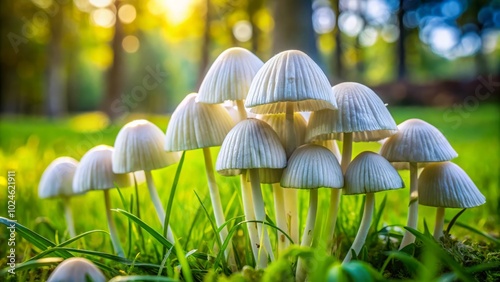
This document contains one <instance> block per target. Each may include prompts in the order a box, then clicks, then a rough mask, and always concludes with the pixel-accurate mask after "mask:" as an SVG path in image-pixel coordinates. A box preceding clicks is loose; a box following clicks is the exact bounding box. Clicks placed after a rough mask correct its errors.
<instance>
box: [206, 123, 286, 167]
mask: <svg viewBox="0 0 500 282" xmlns="http://www.w3.org/2000/svg"><path fill="white" fill-rule="evenodd" d="M285 166H286V153H285V149H284V148H283V146H282V145H281V142H280V139H279V137H278V135H277V134H276V132H274V130H273V129H272V128H271V126H270V125H268V124H267V123H265V122H263V121H261V120H258V119H253V118H249V119H246V120H243V121H240V122H239V123H238V124H236V126H235V127H233V129H231V131H229V133H228V134H227V136H226V139H224V142H223V143H222V146H221V148H220V151H219V155H218V157H217V162H216V164H215V169H216V170H217V172H219V173H220V174H222V175H236V174H238V173H239V172H240V171H239V170H241V169H253V168H284V167H285Z"/></svg>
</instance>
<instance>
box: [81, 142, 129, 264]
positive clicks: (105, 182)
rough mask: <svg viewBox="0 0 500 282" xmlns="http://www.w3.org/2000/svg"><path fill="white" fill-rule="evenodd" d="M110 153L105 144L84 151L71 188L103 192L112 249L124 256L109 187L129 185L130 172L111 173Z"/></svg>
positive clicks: (110, 149)
mask: <svg viewBox="0 0 500 282" xmlns="http://www.w3.org/2000/svg"><path fill="white" fill-rule="evenodd" d="M112 155H113V147H110V146H107V145H99V146H96V147H94V148H92V149H90V150H89V151H88V152H86V153H85V155H83V157H82V159H81V160H80V164H79V165H78V168H77V169H76V171H75V177H74V178H73V190H75V192H78V193H86V192H88V191H91V190H102V191H103V192H104V204H105V207H106V218H107V221H108V228H109V234H110V236H111V242H112V243H113V249H114V250H115V252H116V253H117V254H118V255H119V256H121V257H125V252H124V251H123V248H122V246H121V244H120V238H119V237H118V232H117V230H116V225H115V221H114V220H113V216H112V215H111V199H110V196H109V189H112V188H115V187H128V186H130V174H116V173H113V165H112V164H111V159H112Z"/></svg>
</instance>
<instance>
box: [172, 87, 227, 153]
mask: <svg viewBox="0 0 500 282" xmlns="http://www.w3.org/2000/svg"><path fill="white" fill-rule="evenodd" d="M197 96H198V95H197V94H195V93H191V94H189V95H187V96H186V98H184V100H182V102H181V103H180V104H179V106H177V108H176V109H175V111H174V113H173V114H172V117H171V118H170V122H169V123H168V127H167V133H166V138H165V150H166V151H185V150H194V149H199V148H206V147H214V146H220V145H221V144H222V142H223V141H224V138H225V137H226V135H227V133H228V132H229V130H231V128H232V127H233V126H234V122H233V119H232V118H231V116H230V115H229V113H228V112H227V110H226V109H224V106H222V105H219V104H205V103H200V102H196V97H197Z"/></svg>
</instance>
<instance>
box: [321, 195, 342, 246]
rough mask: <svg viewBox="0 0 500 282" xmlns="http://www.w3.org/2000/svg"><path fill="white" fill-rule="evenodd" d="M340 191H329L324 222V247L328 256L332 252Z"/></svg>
mask: <svg viewBox="0 0 500 282" xmlns="http://www.w3.org/2000/svg"><path fill="white" fill-rule="evenodd" d="M341 190H342V189H330V205H329V207H328V217H327V220H326V232H327V234H326V236H325V246H326V251H327V253H328V254H331V252H332V251H333V235H334V233H335V225H336V224H337V215H338V212H339V206H340V195H341Z"/></svg>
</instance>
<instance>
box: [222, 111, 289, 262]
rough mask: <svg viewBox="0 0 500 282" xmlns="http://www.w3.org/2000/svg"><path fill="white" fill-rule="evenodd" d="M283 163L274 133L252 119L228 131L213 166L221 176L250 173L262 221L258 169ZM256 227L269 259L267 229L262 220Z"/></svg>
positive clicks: (270, 251)
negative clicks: (240, 172)
mask: <svg viewBox="0 0 500 282" xmlns="http://www.w3.org/2000/svg"><path fill="white" fill-rule="evenodd" d="M285 166H286V154H285V150H284V148H283V146H282V145H281V142H280V139H279V137H278V135H277V134H276V132H274V130H273V129H272V128H271V126H269V125H268V124H267V123H265V122H263V121H261V120H258V119H253V118H250V119H246V120H243V121H240V122H239V123H238V124H236V126H235V127H233V129H231V131H229V133H228V134H227V136H226V138H225V139H224V142H223V143H222V146H221V148H220V151H219V155H218V157H217V162H216V165H215V167H216V170H217V172H218V173H220V174H222V175H226V176H227V175H236V174H237V173H238V172H239V171H242V173H245V172H248V173H249V174H250V183H251V188H252V198H253V204H254V212H255V218H256V220H258V221H262V222H264V221H265V220H266V211H265V207H264V200H263V198H262V191H261V189H260V180H259V169H261V168H273V169H280V168H284V167H285ZM244 182H245V181H244ZM257 228H258V231H259V236H260V235H261V234H262V235H263V237H262V238H261V241H263V243H264V249H265V250H266V251H267V252H268V254H269V256H270V258H271V261H273V260H274V254H273V251H272V248H271V241H270V240H269V236H268V234H267V229H266V228H265V227H264V225H263V224H262V223H258V224H257ZM252 247H253V248H254V247H255V246H252ZM256 261H257V267H259V268H263V267H265V264H263V262H262V261H261V260H259V259H257V260H256Z"/></svg>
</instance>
